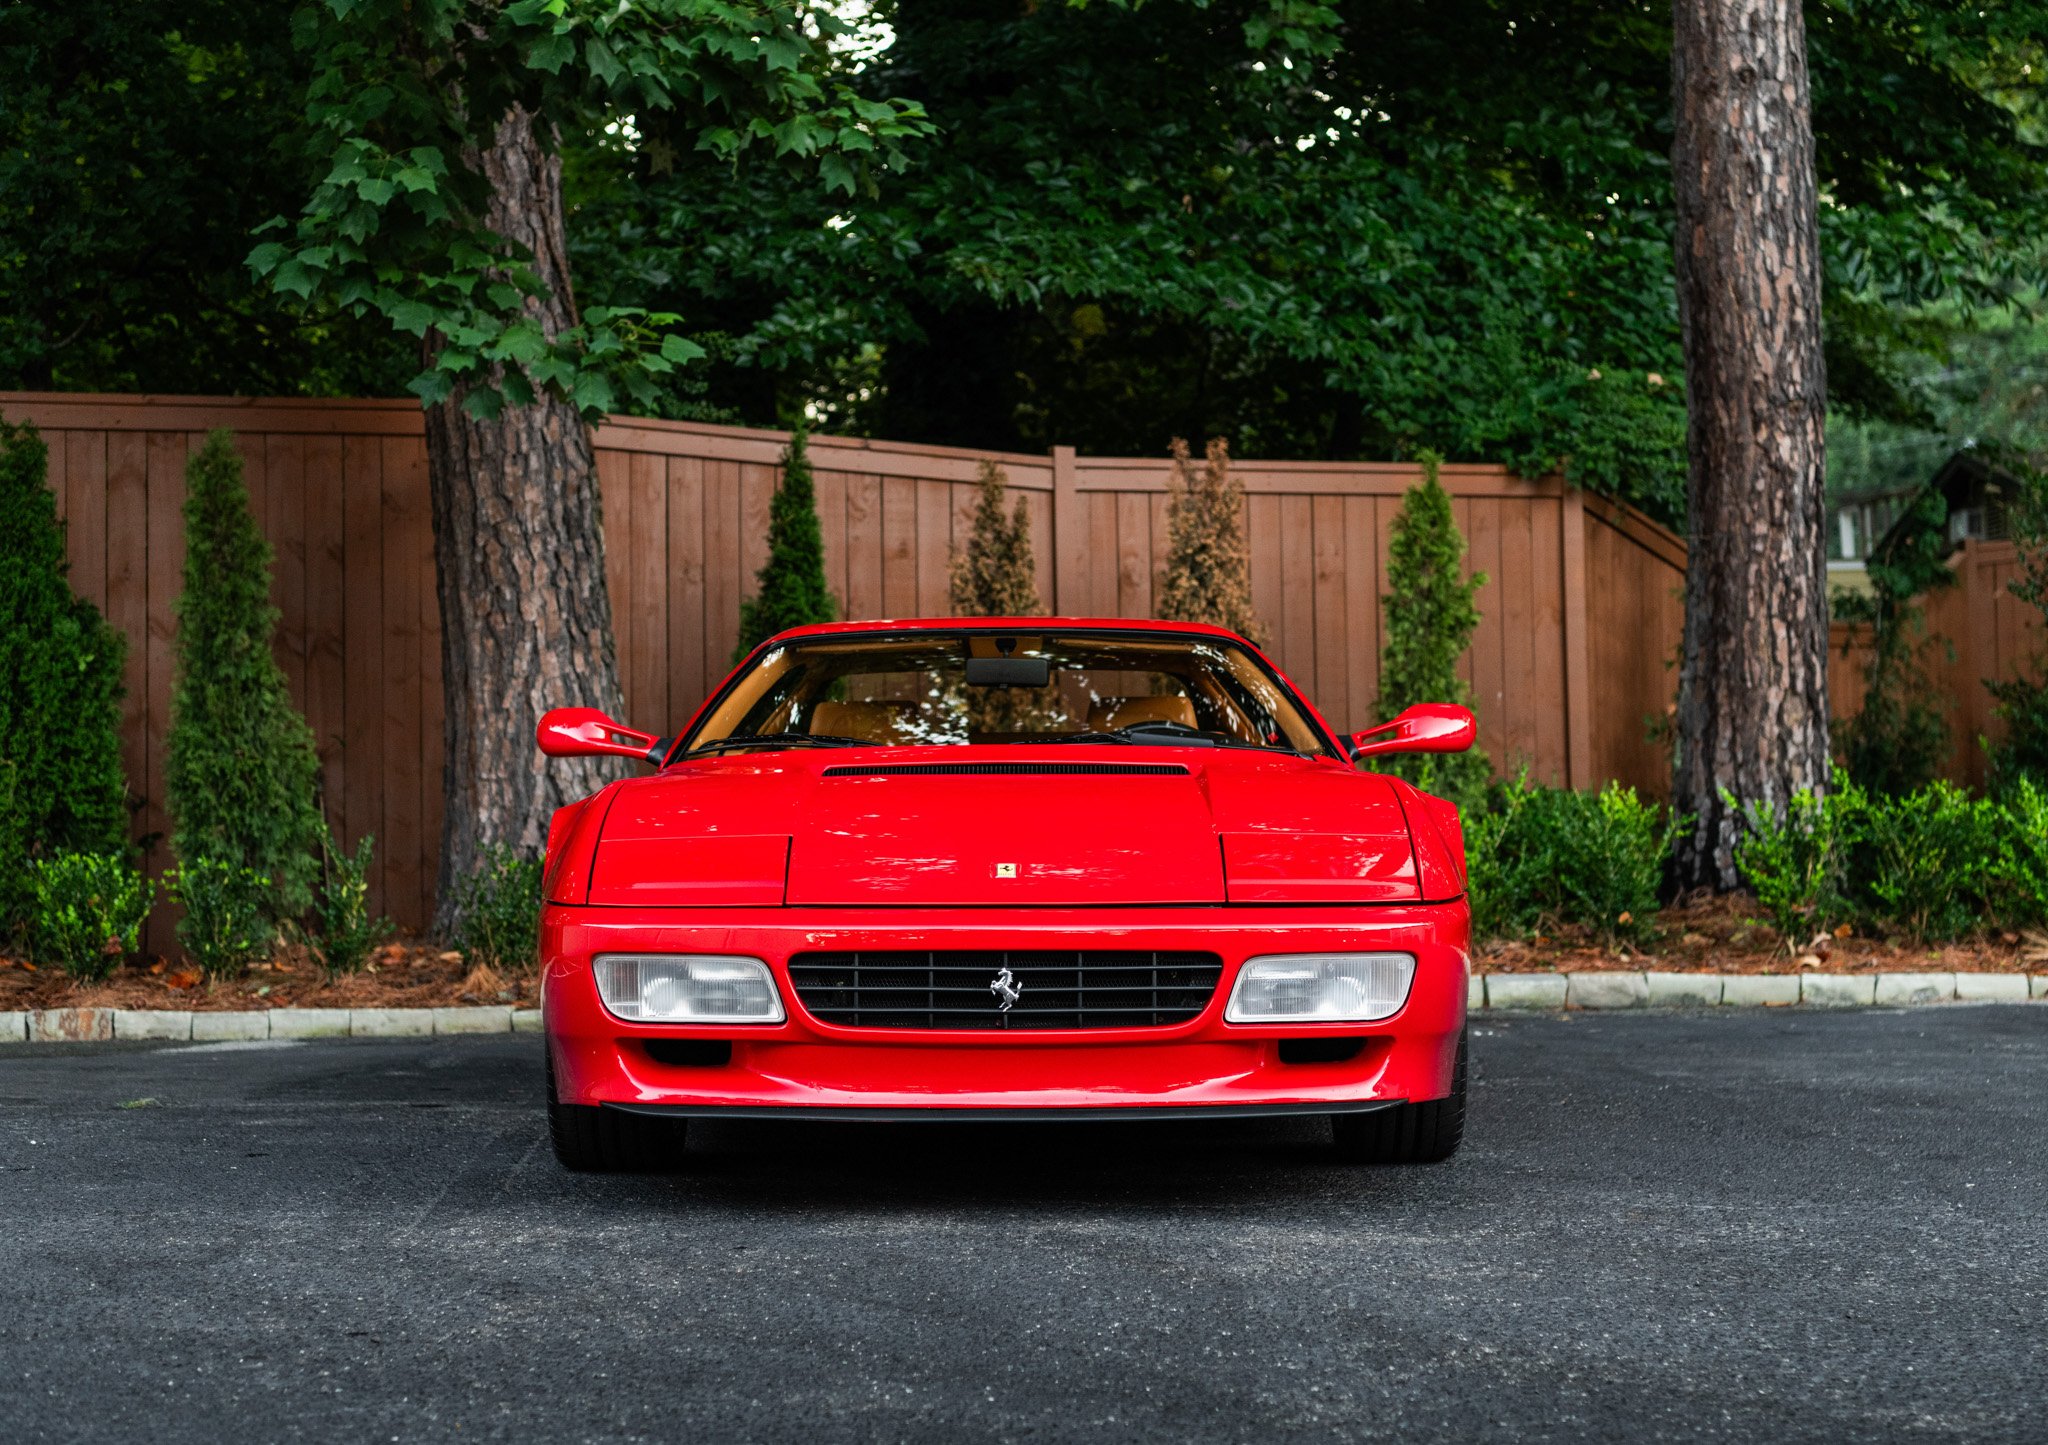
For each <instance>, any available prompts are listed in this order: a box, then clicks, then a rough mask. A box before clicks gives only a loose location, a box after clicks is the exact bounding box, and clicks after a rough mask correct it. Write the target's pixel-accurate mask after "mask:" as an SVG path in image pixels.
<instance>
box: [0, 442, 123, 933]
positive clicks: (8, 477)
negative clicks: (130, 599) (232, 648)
mask: <svg viewBox="0 0 2048 1445" xmlns="http://www.w3.org/2000/svg"><path fill="white" fill-rule="evenodd" d="M48 464H49V452H48V449H47V448H46V447H45V446H44V445H43V442H42V439H41V438H40V437H38V436H37V435H36V433H35V429H34V428H33V427H15V426H9V425H7V424H5V423H4V422H0V771H4V774H5V778H6V782H7V784H11V790H9V791H8V793H7V797H6V799H5V804H6V806H5V807H4V809H0V933H8V934H12V933H16V932H19V931H20V930H21V929H22V927H23V926H24V925H25V924H27V922H28V921H29V914H30V910H31V908H32V906H33V901H34V900H33V893H32V889H31V887H30V884H29V872H28V869H27V868H26V867H25V866H24V863H25V861H26V860H27V859H28V858H30V857H46V858H47V857H55V856H57V855H59V854H63V853H73V852H78V853H100V854H115V853H119V852H120V851H121V850H122V848H123V847H125V846H126V844H127V841H128V839H127V831H128V785H127V781H126V779H125V778H124V776H123V774H122V771H121V741H120V725H121V692H122V687H121V667H122V654H123V652H124V650H125V646H124V644H125V639H124V638H123V637H122V636H121V634H120V633H119V632H118V631H116V630H115V629H114V628H111V627H109V626H108V625H107V623H106V620H105V619H104V618H102V617H101V616H100V614H99V611H98V609H97V608H95V607H94V606H93V605H92V604H91V603H89V602H86V601H84V600H82V599H80V598H79V597H77V596H76V595H74V594H73V593H72V591H71V585H70V583H69V582H68V581H67V580H66V572H67V564H66V562H65V557H64V527H63V524H62V523H61V522H59V521H58V520H57V504H56V499H55V497H54V496H52V494H51V492H50V488H49V486H48V484H47V481H46V473H47V470H48ZM4 786H5V785H4V784H0V787H4Z"/></svg>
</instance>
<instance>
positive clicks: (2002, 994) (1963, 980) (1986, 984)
mask: <svg viewBox="0 0 2048 1445" xmlns="http://www.w3.org/2000/svg"><path fill="white" fill-rule="evenodd" d="M1956 997H1957V998H1959V999H1964V1000H1968V1001H1970V1002H1973V1003H1984V1002H1994V1003H2020V1002H2024V1001H2025V999H2026V997H2027V976H2026V975H2025V974H2023V973H1959V974H1957V975H1956Z"/></svg>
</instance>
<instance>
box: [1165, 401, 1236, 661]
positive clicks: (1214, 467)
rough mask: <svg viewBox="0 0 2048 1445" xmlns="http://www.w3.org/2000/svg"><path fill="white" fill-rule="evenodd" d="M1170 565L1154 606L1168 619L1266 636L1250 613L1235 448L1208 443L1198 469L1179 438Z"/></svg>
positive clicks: (1170, 498)
mask: <svg viewBox="0 0 2048 1445" xmlns="http://www.w3.org/2000/svg"><path fill="white" fill-rule="evenodd" d="M1166 538H1167V543H1166V566H1165V568H1164V570H1163V571H1162V572H1161V573H1160V577H1159V592H1158V597H1157V600H1156V602H1155V605H1154V607H1153V609H1152V611H1153V615H1154V616H1155V617H1159V618H1162V619H1164V620H1166V621H1168V622H1206V623H1208V624H1210V625H1211V626H1214V627H1227V628H1229V629H1230V630H1231V631H1232V632H1235V633H1238V634H1239V635H1240V636H1243V637H1248V638H1250V639H1251V640H1252V641H1253V642H1259V641H1262V640H1263V629H1261V628H1260V626H1259V619H1258V614H1257V613H1255V612H1254V611H1253V610H1252V577H1251V552H1250V549H1249V548H1247V547H1246V545H1245V539H1244V483H1242V482H1240V481H1238V480H1237V478H1236V477H1234V476H1232V475H1231V474H1230V448H1229V447H1228V446H1227V445H1226V444H1225V443H1224V440H1223V438H1222V437H1213V438H1211V439H1210V442H1209V449H1208V455H1207V456H1206V457H1205V458H1204V464H1203V467H1202V469H1201V471H1200V472H1199V473H1197V472H1196V471H1195V467H1194V463H1193V461H1192V460H1191V459H1190V457H1189V455H1188V444H1187V442H1186V441H1184V440H1183V439H1181V438H1180V437H1175V438H1174V439H1173V474H1172V476H1171V477H1170V478H1169V479H1168V481H1167V488H1166Z"/></svg>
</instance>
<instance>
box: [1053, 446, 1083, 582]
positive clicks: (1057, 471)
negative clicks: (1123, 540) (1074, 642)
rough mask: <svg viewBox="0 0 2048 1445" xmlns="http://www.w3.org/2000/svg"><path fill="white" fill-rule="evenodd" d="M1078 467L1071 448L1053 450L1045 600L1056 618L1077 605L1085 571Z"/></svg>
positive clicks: (1055, 448)
mask: <svg viewBox="0 0 2048 1445" xmlns="http://www.w3.org/2000/svg"><path fill="white" fill-rule="evenodd" d="M1077 470H1078V469H1077V467H1076V465H1075V462H1074V449H1073V448H1072V447H1054V448H1053V449H1052V596H1051V597H1049V598H1047V599H1046V602H1047V606H1048V607H1050V608H1051V610H1052V614H1053V616H1055V617H1065V616H1067V615H1068V613H1069V612H1071V611H1073V610H1075V608H1076V607H1078V605H1079V603H1080V598H1081V579H1082V577H1083V576H1084V575H1085V574H1086V572H1087V570H1088V536H1087V533H1086V532H1085V531H1084V530H1083V528H1084V526H1085V521H1084V519H1083V517H1082V515H1081V498H1080V492H1079V487H1080V478H1079V476H1078V475H1077Z"/></svg>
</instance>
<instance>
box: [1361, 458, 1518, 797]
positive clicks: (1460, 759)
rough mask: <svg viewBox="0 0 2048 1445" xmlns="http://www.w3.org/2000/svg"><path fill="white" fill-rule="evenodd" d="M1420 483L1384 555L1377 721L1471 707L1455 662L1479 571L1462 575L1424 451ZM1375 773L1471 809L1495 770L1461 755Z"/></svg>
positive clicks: (1393, 760)
mask: <svg viewBox="0 0 2048 1445" xmlns="http://www.w3.org/2000/svg"><path fill="white" fill-rule="evenodd" d="M1420 460H1421V462H1422V480H1421V481H1420V482H1418V483H1416V484H1415V485H1414V486H1412V487H1410V488H1409V489H1408V495H1407V498H1406V499H1405V500H1404V501H1403V502H1402V503H1401V511H1400V514H1399V515H1398V516H1396V517H1395V518H1394V536H1393V541H1392V543H1391V544H1390V545H1389V548H1388V553H1387V594H1386V596H1385V598H1384V599H1383V600H1384V602H1385V604H1386V609H1385V614H1384V615H1385V618H1386V628H1387V640H1386V645H1385V646H1384V647H1383V648H1382V649H1381V650H1380V697H1379V720H1380V721H1381V722H1386V721H1389V720H1390V719H1392V718H1393V717H1394V716H1396V715H1397V714H1398V713H1399V712H1400V711H1401V710H1402V709H1403V708H1406V707H1412V706H1413V705H1414V704H1416V703H1419V702H1448V703H1461V704H1463V705H1464V706H1466V707H1470V706H1471V705H1472V689H1471V688H1470V687H1468V686H1466V684H1465V680H1464V679H1463V678H1461V677H1459V676H1458V659H1459V658H1461V657H1463V656H1464V655H1465V650H1466V649H1467V648H1469V647H1470V646H1471V645H1472V633H1473V630H1474V629H1475V628H1477V627H1478V626H1479V609H1478V608H1477V607H1475V606H1474V605H1473V602H1472V599H1473V597H1474V596H1475V595H1476V594H1477V593H1478V591H1479V589H1480V588H1481V587H1483V586H1485V585H1486V576H1485V574H1484V573H1479V572H1475V573H1473V574H1472V575H1471V576H1470V577H1467V576H1466V575H1465V538H1464V536H1463V535H1462V534H1461V533H1460V532H1459V531H1458V522H1457V518H1456V517H1454V516H1453V515H1452V513H1451V497H1450V493H1448V492H1446V491H1445V490H1444V489H1443V484H1442V482H1440V481H1439V480H1438V478H1437V472H1438V469H1439V468H1440V467H1441V466H1442V464H1443V458H1442V457H1440V456H1438V455H1437V454H1436V453H1435V452H1423V453H1422V454H1421V457H1420ZM1373 767H1374V768H1376V769H1379V770H1381V771H1385V772H1391V773H1398V774H1400V775H1401V776H1402V777H1405V778H1407V779H1408V780H1409V781H1410V782H1412V783H1414V784H1415V785H1416V786H1417V787H1419V788H1421V789H1423V790H1424V791H1425V792H1430V793H1435V794H1438V795H1439V796H1442V797H1446V798H1450V799H1452V800H1453V801H1455V802H1458V803H1460V804H1471V803H1474V802H1476V801H1478V799H1479V798H1480V797H1481V796H1482V795H1483V793H1484V791H1485V788H1486V783H1487V779H1488V777H1489V776H1490V775H1491V773H1492V768H1491V767H1490V765H1489V764H1488V762H1487V759H1486V754H1485V753H1483V752H1480V751H1479V750H1478V749H1476V748H1475V749H1473V750H1472V751H1470V752H1465V753H1421V754H1398V753H1397V754H1395V755H1393V756H1392V757H1388V758H1379V759H1374V761H1373Z"/></svg>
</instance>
